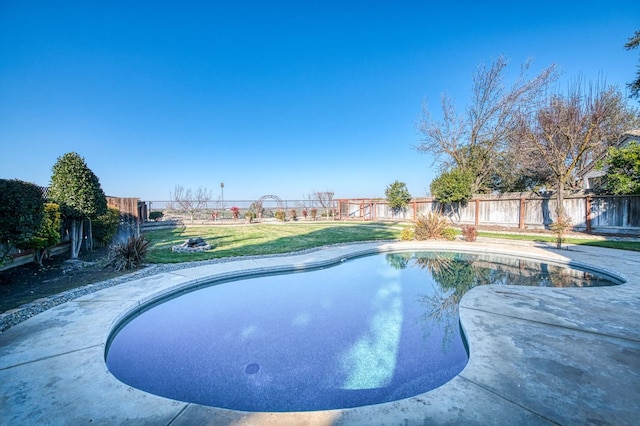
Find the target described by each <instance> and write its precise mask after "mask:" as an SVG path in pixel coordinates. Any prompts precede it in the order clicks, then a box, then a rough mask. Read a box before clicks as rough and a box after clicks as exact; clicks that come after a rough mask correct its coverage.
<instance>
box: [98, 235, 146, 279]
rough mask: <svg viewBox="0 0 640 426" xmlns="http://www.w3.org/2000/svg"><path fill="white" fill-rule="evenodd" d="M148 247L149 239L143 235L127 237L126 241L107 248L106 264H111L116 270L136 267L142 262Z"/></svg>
mask: <svg viewBox="0 0 640 426" xmlns="http://www.w3.org/2000/svg"><path fill="white" fill-rule="evenodd" d="M148 249H149V240H147V238H146V237H145V236H144V235H141V236H139V237H135V236H133V237H129V238H128V239H127V241H126V242H121V243H117V244H114V245H112V246H111V247H110V248H109V259H108V261H107V266H113V267H114V269H115V270H116V271H121V270H123V269H127V270H129V269H135V268H138V267H140V266H141V265H142V264H143V263H144V261H145V259H146V257H147V251H148Z"/></svg>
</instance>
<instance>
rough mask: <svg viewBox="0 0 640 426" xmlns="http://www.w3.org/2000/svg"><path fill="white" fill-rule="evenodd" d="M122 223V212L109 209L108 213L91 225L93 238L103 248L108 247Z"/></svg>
mask: <svg viewBox="0 0 640 426" xmlns="http://www.w3.org/2000/svg"><path fill="white" fill-rule="evenodd" d="M119 223H120V210H118V209H114V208H113V207H109V208H108V209H107V212H106V213H105V214H103V215H100V216H98V217H97V218H95V219H94V220H93V223H92V225H91V227H92V233H93V238H94V240H95V241H97V242H98V244H100V245H101V246H102V247H106V246H107V245H108V244H109V243H110V242H111V239H112V238H113V236H114V235H116V232H117V231H118V224H119Z"/></svg>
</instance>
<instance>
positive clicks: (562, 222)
mask: <svg viewBox="0 0 640 426" xmlns="http://www.w3.org/2000/svg"><path fill="white" fill-rule="evenodd" d="M549 228H550V229H551V231H553V233H554V234H555V235H556V246H557V247H558V248H562V243H563V242H564V240H565V235H566V233H567V231H568V230H570V229H571V218H570V217H569V216H565V215H561V216H559V217H558V218H557V219H556V221H555V222H553V223H552V224H551V225H550V226H549Z"/></svg>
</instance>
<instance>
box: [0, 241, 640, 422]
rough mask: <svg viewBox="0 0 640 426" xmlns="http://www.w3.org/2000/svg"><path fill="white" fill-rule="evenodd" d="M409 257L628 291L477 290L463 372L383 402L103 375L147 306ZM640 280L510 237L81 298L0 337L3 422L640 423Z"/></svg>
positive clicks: (637, 260)
mask: <svg viewBox="0 0 640 426" xmlns="http://www.w3.org/2000/svg"><path fill="white" fill-rule="evenodd" d="M409 250H449V251H468V252H490V253H496V254H504V255H510V256H521V257H526V258H530V259H533V260H539V261H540V260H541V261H550V262H554V263H561V264H566V265H567V266H580V267H585V266H587V267H588V268H589V269H591V270H596V271H599V272H605V271H606V272H607V275H611V276H614V277H618V278H622V279H624V280H625V281H626V283H625V284H622V285H620V286H615V287H599V288H568V289H555V288H524V287H511V286H507V287H500V288H492V287H491V286H487V287H477V288H474V289H473V290H471V291H470V292H469V293H467V294H466V295H465V296H464V297H463V299H462V301H461V304H460V318H461V323H462V327H463V330H464V332H465V335H466V338H467V341H468V343H469V345H470V354H471V356H470V359H469V363H468V364H467V367H466V368H465V369H464V370H463V371H462V372H461V373H460V375H458V376H457V377H456V378H454V379H453V380H452V381H450V382H448V383H446V384H445V385H443V386H441V387H439V388H437V389H435V390H433V391H430V392H428V393H426V394H422V395H418V396H416V397H412V398H407V399H404V400H400V401H395V402H390V403H385V404H379V405H373V406H365V407H359V408H352V409H345V410H331V411H319V412H304V413H245V412H238V411H231V410H223V409H217V408H211V407H204V406H199V405H196V404H188V403H183V402H179V401H173V400H168V399H166V398H162V397H157V396H154V395H150V394H147V393H145V392H143V391H139V390H136V389H133V388H130V387H129V386H127V385H124V384H122V383H120V382H119V381H118V380H117V379H115V378H114V377H113V376H111V374H110V373H109V372H108V371H107V370H106V366H105V364H104V353H105V349H106V343H107V338H108V336H109V335H110V334H111V333H112V331H113V330H114V327H116V326H117V325H118V324H120V323H121V322H122V320H123V319H125V318H127V317H128V316H130V315H132V314H134V313H135V312H136V310H138V309H140V308H141V307H142V306H145V305H148V304H149V303H154V302H155V301H158V300H162V299H164V298H166V297H169V296H171V295H174V294H176V293H180V292H183V291H187V290H190V289H191V288H193V286H198V285H203V284H204V283H206V282H209V281H211V280H212V279H219V280H222V279H228V278H230V277H232V276H233V277H236V276H237V275H238V274H240V275H244V274H253V275H255V274H263V273H268V272H287V271H294V270H299V269H306V268H311V267H321V266H329V265H331V264H334V263H337V262H340V261H341V260H342V259H346V258H351V257H358V256H363V255H367V254H374V253H384V252H392V251H409ZM638 283H640V253H633V252H629V253H627V252H620V251H615V250H606V249H596V248H593V249H592V248H584V249H583V248H580V250H562V251H557V250H553V249H549V248H547V247H536V246H534V245H533V244H508V243H505V242H504V241H499V242H491V243H485V242H476V243H458V242H454V243H451V242H432V241H430V242H420V243H418V242H409V243H406V242H401V243H366V244H354V245H347V246H340V247H331V248H326V249H321V250H318V251H314V252H311V253H305V254H300V255H292V256H286V257H272V258H264V259H252V260H239V261H235V262H229V263H225V264H216V265H207V266H200V267H195V268H191V269H186V270H178V271H174V272H171V273H163V274H159V275H157V276H153V277H147V278H142V279H140V280H136V281H131V282H128V283H125V284H122V285H119V286H116V287H112V288H108V289H105V290H101V291H99V292H96V293H93V294H90V295H86V296H83V297H81V298H79V299H76V300H74V301H71V302H67V303H65V304H62V305H59V306H57V307H55V308H53V309H50V310H49V311H45V312H43V313H41V314H39V315H36V316H35V317H32V318H30V319H29V320H27V321H25V322H23V323H20V324H18V325H16V326H14V327H12V328H10V329H9V330H7V331H6V332H4V333H0V388H1V389H2V392H3V395H4V399H3V400H1V401H0V412H2V414H3V418H4V419H5V420H6V421H7V422H10V423H24V422H26V421H31V422H38V423H53V424H69V423H76V422H83V423H86V422H89V421H91V422H92V423H95V424H114V423H124V422H127V421H130V422H143V423H164V424H169V423H171V424H176V425H178V424H193V423H203V424H204V423H210V424H249V425H262V424H274V425H275V424H278V425H280V424H300V423H307V424H369V423H370V421H371V419H372V418H375V419H376V420H377V422H378V423H380V424H398V423H408V424H423V423H424V422H425V421H427V422H432V423H454V422H455V423H470V422H471V423H487V422H490V423H506V422H510V423H512V422H518V423H525V424H541V423H546V422H549V421H551V422H557V423H571V422H580V420H584V421H591V422H593V421H595V422H599V421H602V422H603V423H615V424H626V423H628V422H629V419H633V418H635V417H636V416H637V415H640V407H639V403H638V402H637V401H635V399H634V395H636V394H637V392H636V391H637V389H639V388H640V379H639V378H637V374H634V372H637V371H639V370H638V368H639V367H640V366H639V365H638V359H640V343H639V342H640V333H639V332H638V331H637V330H636V329H637V327H636V326H635V325H636V324H637V321H638V314H637V313H638V312H640V288H639V287H638ZM566 341H570V342H571V345H567V344H566V343H564V342H566ZM603 359H606V360H607V361H608V363H607V364H603V362H602V360H603ZM596 367H597V368H596ZM585 383H588V384H589V386H586V385H585ZM596 390H597V391H596Z"/></svg>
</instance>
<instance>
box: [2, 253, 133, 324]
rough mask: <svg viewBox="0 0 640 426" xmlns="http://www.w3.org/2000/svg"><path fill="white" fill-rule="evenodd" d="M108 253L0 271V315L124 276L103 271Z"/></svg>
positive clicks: (119, 273) (57, 259)
mask: <svg viewBox="0 0 640 426" xmlns="http://www.w3.org/2000/svg"><path fill="white" fill-rule="evenodd" d="M106 260H107V249H106V248H103V249H96V250H93V251H91V252H87V253H80V256H79V258H78V259H77V260H74V261H70V260H69V259H68V258H66V257H61V256H57V257H54V258H51V259H49V260H47V261H45V263H44V266H43V267H39V266H38V265H37V264H36V263H29V264H27V265H23V266H18V267H16V268H11V269H7V270H5V271H0V313H2V312H5V311H8V310H10V309H14V308H18V307H19V306H21V305H23V304H25V303H30V302H33V301H34V300H37V299H40V298H43V297H48V296H52V295H54V294H58V293H62V292H64V291H67V290H70V289H74V288H78V287H82V286H85V285H87V284H93V283H96V282H99V281H104V280H108V279H111V278H115V277H119V276H121V275H125V274H127V273H128V271H120V272H117V271H115V270H114V269H113V268H111V267H105V266H104V265H105V263H106Z"/></svg>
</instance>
